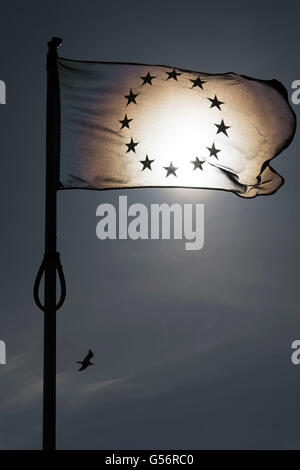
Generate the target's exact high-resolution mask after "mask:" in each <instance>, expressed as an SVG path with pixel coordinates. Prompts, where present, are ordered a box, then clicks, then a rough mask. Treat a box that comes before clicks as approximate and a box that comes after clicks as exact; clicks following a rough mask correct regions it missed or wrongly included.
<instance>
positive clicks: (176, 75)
mask: <svg viewBox="0 0 300 470" xmlns="http://www.w3.org/2000/svg"><path fill="white" fill-rule="evenodd" d="M179 70H180V69H179ZM164 73H165V74H166V75H167V78H166V80H175V81H176V82H181V81H182V78H181V76H182V75H183V76H184V75H185V72H184V71H182V70H181V71H180V72H177V71H176V69H173V70H170V69H169V71H165V72H164ZM194 77H195V75H194ZM139 78H140V80H142V83H140V84H139V86H140V87H143V86H145V85H150V86H151V87H152V86H153V83H152V82H153V80H154V79H156V78H157V76H156V75H151V73H150V71H147V73H145V75H143V76H140V77H139ZM189 81H190V82H191V83H192V87H191V89H195V88H200V89H201V90H203V85H204V84H205V83H207V80H202V79H201V77H200V76H199V75H198V76H197V75H196V77H195V78H193V79H192V78H189ZM154 83H155V82H154ZM138 96H139V93H134V92H133V90H132V88H130V90H129V93H128V95H124V97H125V98H126V99H127V104H126V106H128V105H130V104H131V103H133V104H135V105H137V101H136V98H137V97H138ZM207 100H209V101H210V108H217V109H218V110H219V111H222V106H223V105H224V104H225V102H224V101H221V100H220V99H219V98H218V97H217V95H216V94H215V95H214V98H207ZM133 120H134V119H132V118H129V117H128V116H127V114H125V116H124V118H123V119H121V120H119V123H120V124H121V129H120V130H122V129H125V128H126V129H131V124H130V123H131V122H132V121H133ZM214 125H215V126H216V127H217V134H224V135H225V136H227V137H229V136H228V133H227V129H230V127H231V126H227V125H226V124H225V122H224V120H223V119H222V120H221V122H220V124H217V123H214ZM138 144H139V142H135V141H134V139H133V138H132V137H131V138H130V142H129V143H126V144H125V145H126V146H127V150H126V153H129V152H133V153H136V146H137V145H138ZM207 149H208V151H209V156H210V157H215V158H216V159H218V153H219V152H221V149H218V148H216V147H215V143H214V142H213V143H212V146H211V147H207ZM154 161H155V160H154V159H152V160H151V159H150V158H149V156H148V155H146V156H145V159H144V160H139V162H140V163H141V165H142V168H141V171H145V170H150V171H152V164H153V162H154ZM205 162H206V160H201V159H200V158H198V157H195V160H192V161H191V163H192V164H193V171H195V170H201V171H203V165H204V163H205ZM163 168H164V169H165V170H166V172H167V173H166V175H165V177H166V178H167V177H169V176H175V177H177V174H176V171H177V170H178V167H175V166H174V165H173V162H170V165H169V166H165V167H163Z"/></svg>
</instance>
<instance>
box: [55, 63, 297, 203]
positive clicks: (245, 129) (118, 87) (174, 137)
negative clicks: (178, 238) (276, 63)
mask: <svg viewBox="0 0 300 470" xmlns="http://www.w3.org/2000/svg"><path fill="white" fill-rule="evenodd" d="M58 70H59V82H60V102H61V158H60V188H61V189H71V188H83V189H97V190H101V189H113V188H134V187H135V188H136V187H189V188H211V189H222V190H227V191H233V192H235V193H236V194H238V195H239V196H243V197H254V196H256V195H259V194H271V193H274V192H275V191H276V190H277V189H278V188H279V187H280V186H281V185H282V184H283V178H282V177H281V176H280V175H279V174H278V173H276V171H275V170H274V169H272V168H271V166H270V165H269V162H270V160H272V159H273V158H274V157H275V156H276V155H278V154H279V153H280V152H281V151H282V150H283V149H284V148H285V147H287V146H288V145H289V143H290V142H291V141H292V139H293V136H294V133H295V127H296V121H295V115H294V113H293V111H292V109H291V107H290V105H289V102H288V98H287V93H286V90H285V88H284V87H283V86H282V85H281V84H280V83H279V82H277V81H276V80H271V81H263V80H256V79H252V78H249V77H245V76H241V75H237V74H234V73H225V74H216V75H213V74H206V73H200V72H193V71H187V70H182V69H178V68H170V67H165V66H151V65H140V64H123V63H103V62H80V61H71V60H66V59H62V58H59V59H58Z"/></svg>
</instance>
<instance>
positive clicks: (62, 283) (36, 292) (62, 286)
mask: <svg viewBox="0 0 300 470" xmlns="http://www.w3.org/2000/svg"><path fill="white" fill-rule="evenodd" d="M48 257H49V255H47V254H46V253H45V254H44V258H43V261H42V264H41V266H40V268H39V270H38V273H37V275H36V278H35V281H34V287H33V297H34V301H35V303H36V305H37V306H38V308H39V309H40V310H42V311H43V312H44V311H45V306H44V305H43V304H42V302H41V301H40V296H39V289H40V284H41V280H42V277H43V274H44V272H45V269H46V264H47V258H48ZM55 266H56V269H57V272H58V277H59V282H60V298H59V301H58V303H57V304H56V310H58V309H59V308H60V307H62V305H63V304H64V301H65V298H66V280H65V276H64V272H63V268H62V265H61V262H60V255H59V253H58V252H56V253H55Z"/></svg>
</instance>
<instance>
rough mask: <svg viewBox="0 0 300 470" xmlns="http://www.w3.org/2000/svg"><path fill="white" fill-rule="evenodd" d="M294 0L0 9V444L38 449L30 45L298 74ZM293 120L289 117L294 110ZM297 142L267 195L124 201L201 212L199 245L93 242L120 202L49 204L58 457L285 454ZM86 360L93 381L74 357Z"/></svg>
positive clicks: (35, 131) (289, 425)
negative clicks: (101, 208) (55, 210)
mask: <svg viewBox="0 0 300 470" xmlns="http://www.w3.org/2000/svg"><path fill="white" fill-rule="evenodd" d="M299 14H300V6H299V3H298V2H296V1H286V2H282V3H278V4H276V2H274V1H262V0H261V1H252V2H247V3H245V2H240V1H232V0H228V1H226V2H199V1H194V0H193V1H189V0H186V1H185V2H179V1H176V0H172V1H164V2H162V1H155V0H153V1H151V2H141V1H130V2H124V1H116V0H111V1H102V2H99V1H88V0H86V1H85V2H82V1H79V0H73V1H66V0H64V1H56V0H51V1H47V0H44V1H43V2H38V1H26V2H23V1H13V0H12V1H10V2H5V4H2V5H1V19H2V21H1V28H0V38H1V40H0V64H1V67H0V79H2V80H5V81H6V84H7V105H5V106H2V105H1V107H0V119H1V128H0V144H1V175H2V178H1V180H2V181H1V201H2V205H1V207H2V226H1V234H0V236H1V267H2V269H1V279H0V282H1V293H2V295H1V317H0V339H3V340H5V341H6V343H7V353H8V356H7V361H8V364H7V365H6V366H0V383H1V385H0V449H23V448H39V447H40V446H41V420H42V408H41V407H42V395H41V380H42V346H43V344H42V338H43V321H42V314H41V312H40V311H39V310H38V309H37V308H36V307H35V305H34V303H33V299H32V286H33V280H34V277H35V274H36V271H37V269H38V266H39V264H40V262H41V259H42V254H43V240H44V232H43V230H44V172H45V150H44V148H45V92H46V89H45V84H46V73H45V53H46V42H47V41H48V40H49V39H50V38H51V37H52V36H53V35H59V36H61V37H62V38H63V39H64V44H63V47H62V49H61V55H62V56H64V57H68V58H75V59H86V60H103V61H132V62H142V63H162V64H170V65H174V66H179V67H183V68H187V69H193V70H200V71H203V72H228V71H234V72H237V73H241V74H245V75H251V76H255V77H257V78H265V79H272V78H277V79H278V80H280V81H282V82H283V83H284V84H285V86H286V87H288V88H290V85H291V82H292V81H293V80H296V79H300V71H299V50H298V44H299V24H298V23H299ZM294 109H295V112H296V113H297V114H298V115H299V110H300V106H299V108H297V106H294ZM299 151H300V142H299V137H298V136H297V135H296V137H295V140H294V142H293V143H292V145H291V146H290V147H289V148H288V150H287V151H285V152H284V153H283V154H282V155H281V156H279V157H278V158H277V159H276V160H275V161H274V165H273V166H274V167H275V168H276V169H277V170H278V171H279V173H280V174H282V175H283V176H284V177H285V179H286V184H285V185H284V186H283V187H282V188H281V190H279V192H278V193H277V194H276V195H274V196H269V197H260V198H256V199H254V200H249V201H247V200H243V199H240V198H238V197H236V196H234V195H233V194H230V193H226V192H213V191H200V190H192V191H189V190H172V189H166V190H131V191H128V192H127V193H126V194H127V195H128V197H129V202H141V203H145V204H148V203H155V202H167V203H172V202H181V203H183V202H194V203H204V204H205V222H206V227H205V230H206V232H205V247H204V249H203V250H202V251H199V252H193V251H190V252H189V251H184V248H183V242H182V241H139V242H137V241H107V242H100V241H99V240H98V239H97V238H96V234H95V227H96V216H95V211H96V207H97V206H98V205H99V204H100V203H101V202H112V203H117V198H118V195H119V194H124V192H120V193H119V192H117V191H115V192H110V191H106V192H103V193H101V192H93V191H66V192H62V193H60V194H59V197H58V200H59V204H58V207H59V225H58V247H59V250H60V252H61V254H62V262H63V265H64V269H65V275H66V278H67V285H68V293H67V300H66V303H65V305H64V307H63V308H62V309H61V310H60V311H59V313H58V364H57V366H58V377H57V378H58V380H57V393H58V403H57V405H58V409H57V412H58V419H57V432H58V439H57V440H58V447H59V448H61V449H78V448H79V449H101V448H105V449H126V448H130V449H153V448H157V449H167V448H169V449H176V448H181V449H184V448H187V449H213V448H219V449H220V448H221V449H254V448H263V449H265V448H268V449H276V448H283V449H295V448H299V441H300V430H299V419H300V407H299V391H300V366H299V367H295V366H293V365H292V364H291V362H290V354H291V350H290V345H291V343H292V341H293V340H294V339H299V338H300V320H299V305H298V304H299V302H298V290H299V287H298V279H299V268H298V264H299V255H298V243H299V229H300V224H299V222H300V220H299V209H298V204H299V170H300V164H299V160H297V158H298V155H299ZM89 347H91V348H92V349H93V350H94V352H95V363H96V366H94V368H90V369H88V370H87V371H86V373H85V374H78V373H77V368H76V365H75V364H74V363H75V361H76V360H78V359H80V358H81V357H82V356H83V355H84V354H85V353H86V352H87V349H88V348H89Z"/></svg>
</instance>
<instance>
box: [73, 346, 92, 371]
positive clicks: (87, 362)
mask: <svg viewBox="0 0 300 470" xmlns="http://www.w3.org/2000/svg"><path fill="white" fill-rule="evenodd" d="M92 357H94V354H93V352H92V351H91V350H90V349H89V353H88V355H87V356H86V357H85V358H84V359H83V361H77V364H81V367H80V369H78V371H79V372H80V371H81V370H84V369H86V368H87V367H89V366H92V365H94V363H93V362H91V359H92Z"/></svg>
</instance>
